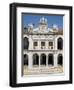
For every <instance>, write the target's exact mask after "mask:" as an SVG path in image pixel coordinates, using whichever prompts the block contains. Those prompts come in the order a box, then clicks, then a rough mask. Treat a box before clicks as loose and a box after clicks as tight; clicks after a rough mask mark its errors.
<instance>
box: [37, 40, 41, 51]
mask: <svg viewBox="0 0 74 90" xmlns="http://www.w3.org/2000/svg"><path fill="white" fill-rule="evenodd" d="M40 49H41V42H40V41H38V50H40Z"/></svg>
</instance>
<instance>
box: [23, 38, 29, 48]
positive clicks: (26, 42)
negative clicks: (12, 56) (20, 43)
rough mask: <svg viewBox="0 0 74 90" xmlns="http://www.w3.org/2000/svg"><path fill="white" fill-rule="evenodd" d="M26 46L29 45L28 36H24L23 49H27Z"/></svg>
mask: <svg viewBox="0 0 74 90" xmlns="http://www.w3.org/2000/svg"><path fill="white" fill-rule="evenodd" d="M28 47H29V41H28V38H27V37H25V38H24V49H28Z"/></svg>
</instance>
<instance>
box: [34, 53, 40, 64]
mask: <svg viewBox="0 0 74 90" xmlns="http://www.w3.org/2000/svg"><path fill="white" fill-rule="evenodd" d="M33 65H39V56H38V54H34V55H33Z"/></svg>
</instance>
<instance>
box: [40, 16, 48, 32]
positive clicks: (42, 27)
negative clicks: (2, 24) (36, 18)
mask: <svg viewBox="0 0 74 90" xmlns="http://www.w3.org/2000/svg"><path fill="white" fill-rule="evenodd" d="M47 27H48V23H47V19H46V18H44V17H42V18H41V19H40V22H39V29H40V32H45V30H46V29H47Z"/></svg>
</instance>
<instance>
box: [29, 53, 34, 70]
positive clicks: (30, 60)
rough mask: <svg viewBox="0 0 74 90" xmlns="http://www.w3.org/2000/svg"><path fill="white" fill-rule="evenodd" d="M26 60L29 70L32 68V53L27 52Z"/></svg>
mask: <svg viewBox="0 0 74 90" xmlns="http://www.w3.org/2000/svg"><path fill="white" fill-rule="evenodd" d="M28 60H29V69H31V68H32V64H33V58H32V52H29V54H28Z"/></svg>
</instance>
